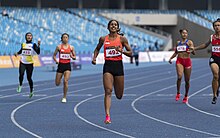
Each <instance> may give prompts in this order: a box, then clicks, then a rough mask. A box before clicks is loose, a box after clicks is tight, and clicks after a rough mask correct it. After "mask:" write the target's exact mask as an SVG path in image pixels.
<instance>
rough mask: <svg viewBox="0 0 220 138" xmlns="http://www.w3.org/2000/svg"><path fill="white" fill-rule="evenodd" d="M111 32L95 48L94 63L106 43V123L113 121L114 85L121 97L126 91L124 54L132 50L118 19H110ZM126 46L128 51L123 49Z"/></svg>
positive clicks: (104, 70)
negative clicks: (121, 30) (112, 99)
mask: <svg viewBox="0 0 220 138" xmlns="http://www.w3.org/2000/svg"><path fill="white" fill-rule="evenodd" d="M108 30H109V34H108V35H106V36H102V37H100V39H99V43H98V45H97V47H96V48H95V50H94V57H93V60H92V64H94V65H95V64H96V57H97V56H98V54H99V50H100V49H101V47H102V46H103V45H104V58H105V64H104V66H103V85H104V90H105V97H104V105H105V113H106V119H105V123H106V124H109V123H111V119H110V107H111V95H112V90H113V86H114V91H115V95H116V97H117V98H118V99H121V98H122V96H123V93H124V69H123V63H122V54H124V55H126V56H129V57H131V56H132V52H131V51H132V50H131V47H130V46H129V44H128V40H127V39H126V38H125V37H124V36H122V35H120V34H119V31H120V28H119V23H118V21H117V20H110V21H109V23H108ZM124 47H125V49H126V51H123V48H124Z"/></svg>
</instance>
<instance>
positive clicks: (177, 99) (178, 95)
mask: <svg viewBox="0 0 220 138" xmlns="http://www.w3.org/2000/svg"><path fill="white" fill-rule="evenodd" d="M179 99H180V93H177V94H176V101H179Z"/></svg>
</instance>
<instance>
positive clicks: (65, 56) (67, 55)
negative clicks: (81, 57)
mask: <svg viewBox="0 0 220 138" xmlns="http://www.w3.org/2000/svg"><path fill="white" fill-rule="evenodd" d="M60 58H61V59H70V54H62V53H61V54H60Z"/></svg>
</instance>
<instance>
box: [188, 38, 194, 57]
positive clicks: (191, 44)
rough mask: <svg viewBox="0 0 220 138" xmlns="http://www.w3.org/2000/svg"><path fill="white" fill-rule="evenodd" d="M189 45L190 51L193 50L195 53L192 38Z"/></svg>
mask: <svg viewBox="0 0 220 138" xmlns="http://www.w3.org/2000/svg"><path fill="white" fill-rule="evenodd" d="M188 45H189V52H191V53H192V54H193V55H195V51H194V44H193V42H192V41H191V40H189V41H188Z"/></svg>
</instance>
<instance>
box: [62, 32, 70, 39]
mask: <svg viewBox="0 0 220 138" xmlns="http://www.w3.org/2000/svg"><path fill="white" fill-rule="evenodd" d="M64 35H67V36H68V38H69V34H67V33H63V34H62V35H61V41H63V36H64Z"/></svg>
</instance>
